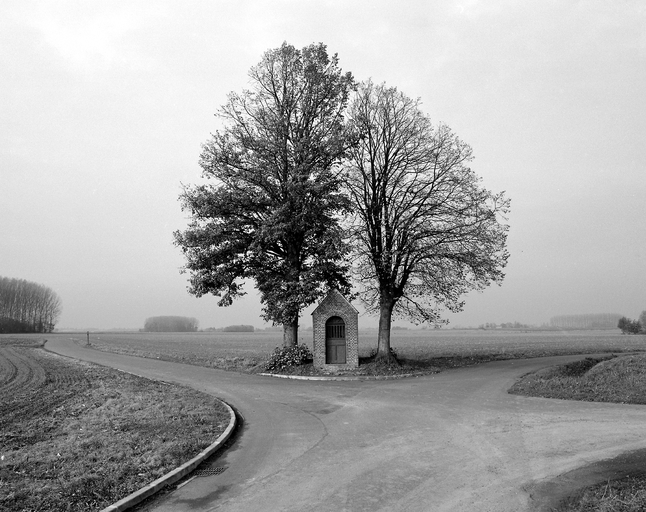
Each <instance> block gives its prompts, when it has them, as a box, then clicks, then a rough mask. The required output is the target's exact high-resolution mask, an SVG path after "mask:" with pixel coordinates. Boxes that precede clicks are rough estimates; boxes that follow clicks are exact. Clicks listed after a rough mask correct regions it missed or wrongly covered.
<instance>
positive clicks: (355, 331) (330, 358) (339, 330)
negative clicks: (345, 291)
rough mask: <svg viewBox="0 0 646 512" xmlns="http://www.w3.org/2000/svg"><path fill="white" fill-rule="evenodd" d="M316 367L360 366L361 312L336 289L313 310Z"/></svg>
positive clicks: (342, 368) (337, 368) (343, 367)
mask: <svg viewBox="0 0 646 512" xmlns="http://www.w3.org/2000/svg"><path fill="white" fill-rule="evenodd" d="M312 322H313V332H314V346H313V348H314V350H313V352H314V367H316V368H319V369H322V370H332V371H337V370H346V369H352V368H357V367H358V366H359V312H358V311H357V310H356V309H355V308H354V306H353V305H352V304H350V303H349V302H348V301H347V299H346V298H345V297H344V296H343V295H342V294H341V292H339V291H338V290H336V289H333V290H330V292H329V293H328V294H327V295H326V296H325V298H324V299H323V300H322V301H321V303H320V304H319V305H318V306H317V308H316V309H315V310H314V311H313V312H312Z"/></svg>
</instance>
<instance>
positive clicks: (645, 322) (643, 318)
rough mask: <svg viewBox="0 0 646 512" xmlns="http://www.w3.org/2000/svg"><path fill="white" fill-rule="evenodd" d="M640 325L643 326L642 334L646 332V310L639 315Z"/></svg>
mask: <svg viewBox="0 0 646 512" xmlns="http://www.w3.org/2000/svg"><path fill="white" fill-rule="evenodd" d="M639 325H640V326H641V330H642V332H646V310H644V311H642V312H641V314H640V315H639Z"/></svg>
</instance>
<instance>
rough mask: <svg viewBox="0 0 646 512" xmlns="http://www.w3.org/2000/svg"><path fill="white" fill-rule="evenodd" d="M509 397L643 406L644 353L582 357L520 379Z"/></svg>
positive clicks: (645, 382)
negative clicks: (513, 395)
mask: <svg viewBox="0 0 646 512" xmlns="http://www.w3.org/2000/svg"><path fill="white" fill-rule="evenodd" d="M509 392H510V393H512V394H518V395H526V396H537V397H543V398H560V399H563V400H584V401H590V402H614V403H624V404H646V354H635V355H625V356H620V357H614V356H608V357H600V358H591V357H588V358H585V359H582V360H581V361H576V362H574V363H569V364H565V365H561V366H555V367H550V368H544V369H542V370H539V371H537V372H533V373H530V374H528V375H525V376H523V377H522V378H521V379H520V380H519V381H518V382H517V383H516V384H514V386H513V387H512V388H511V389H510V390H509Z"/></svg>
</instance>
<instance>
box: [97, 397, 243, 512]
mask: <svg viewBox="0 0 646 512" xmlns="http://www.w3.org/2000/svg"><path fill="white" fill-rule="evenodd" d="M220 401H221V400H220ZM221 402H222V401H221ZM222 404H224V406H225V407H226V408H227V410H228V411H229V416H230V419H229V425H228V426H227V428H226V430H225V431H224V432H223V433H222V434H221V435H220V437H218V438H217V439H216V440H215V442H213V443H212V444H211V445H210V446H208V447H207V448H206V449H204V450H202V451H201V452H200V453H198V454H197V455H196V456H195V457H193V458H192V459H191V460H189V461H188V462H185V463H184V464H182V465H181V466H179V467H178V468H176V469H174V470H173V471H171V472H170V473H167V474H166V475H164V476H162V477H160V478H158V479H157V480H155V481H153V482H151V483H149V484H148V485H146V486H145V487H142V488H141V489H139V490H138V491H135V492H133V493H132V494H130V495H128V496H126V497H125V498H123V499H121V500H119V501H117V502H116V503H114V504H112V505H110V506H109V507H106V508H104V509H103V510H101V512H122V511H123V510H127V509H129V508H131V507H134V506H135V505H136V504H137V503H140V502H141V501H143V500H145V499H146V498H148V497H150V496H152V495H153V494H155V493H156V492H158V491H160V490H161V489H163V488H164V487H166V486H168V485H171V484H172V483H175V482H177V481H178V480H179V479H180V478H183V477H184V476H186V475H188V474H189V473H190V472H191V471H193V470H194V469H195V468H196V467H197V466H199V465H200V464H201V463H202V462H203V461H204V460H206V459H208V458H209V457H210V456H211V455H213V454H214V453H215V452H216V451H217V450H218V449H219V448H220V447H221V446H222V445H223V444H224V443H225V442H226V441H227V440H228V439H229V437H231V434H232V433H233V431H234V429H235V427H236V415H235V413H234V412H233V409H232V408H231V407H230V406H229V404H227V403H225V402H222Z"/></svg>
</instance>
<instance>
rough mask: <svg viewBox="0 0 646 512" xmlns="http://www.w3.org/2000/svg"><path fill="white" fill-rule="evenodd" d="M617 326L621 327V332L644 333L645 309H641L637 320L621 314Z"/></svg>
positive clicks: (645, 324)
mask: <svg viewBox="0 0 646 512" xmlns="http://www.w3.org/2000/svg"><path fill="white" fill-rule="evenodd" d="M617 327H619V328H620V329H621V332H622V333H623V334H639V333H645V334H646V311H642V312H641V315H639V319H638V320H631V319H630V318H627V317H625V316H622V317H621V318H620V319H619V321H618V322H617Z"/></svg>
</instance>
